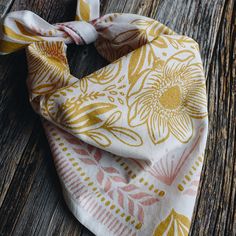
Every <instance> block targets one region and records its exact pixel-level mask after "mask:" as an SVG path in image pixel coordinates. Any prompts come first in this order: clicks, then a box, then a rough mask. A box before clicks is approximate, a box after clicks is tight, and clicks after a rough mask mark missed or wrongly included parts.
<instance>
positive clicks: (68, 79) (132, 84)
mask: <svg viewBox="0 0 236 236" xmlns="http://www.w3.org/2000/svg"><path fill="white" fill-rule="evenodd" d="M98 16H99V1H92V0H90V1H89V0H87V1H86V0H79V1H78V7H77V16H76V20H75V21H73V22H66V23H58V24H55V25H51V24H49V23H47V22H46V21H44V20H43V19H41V18H40V17H39V16H37V15H35V14H34V13H32V12H29V11H20V12H12V13H9V14H8V15H7V16H6V18H5V19H4V21H3V24H2V30H1V41H0V52H1V54H7V53H11V52H14V51H16V50H18V49H20V48H23V47H26V46H27V48H26V53H27V61H28V69H29V75H28V80H27V84H28V89H29V96H30V101H31V104H32V107H33V108H34V110H35V111H36V112H37V113H39V114H40V115H41V116H42V117H43V124H44V127H45V131H46V133H47V136H48V140H49V142H50V145H51V150H52V154H53V157H54V161H55V165H56V168H57V172H58V176H59V178H60V180H61V184H62V189H63V193H64V196H65V200H66V203H67V205H68V207H69V208H70V209H71V211H72V212H73V214H74V215H75V216H76V218H77V219H78V220H79V221H81V222H82V223H83V224H84V225H85V226H86V227H88V228H89V229H90V230H91V231H92V232H94V233H95V234H96V235H101V236H103V235H106V234H107V235H122V236H123V235H140V236H145V235H147V236H149V235H155V236H159V235H169V236H170V235H173V236H174V235H187V234H188V230H189V227H190V221H191V217H192V212H193V207H194V202H195V198H196V193H197V187H198V182H199V178H200V172H201V167H202V162H203V156H204V149H205V143H206V138H207V125H208V119H207V99H206V88H205V78H204V72H203V67H202V62H201V58H200V54H199V48H198V44H197V43H196V42H195V41H194V40H193V39H191V38H189V37H186V36H181V35H178V34H176V33H174V32H173V31H172V30H170V29H169V28H167V27H166V26H164V25H162V24H161V23H159V22H157V21H156V20H153V19H150V18H147V17H144V16H139V15H134V14H108V15H105V16H103V17H101V18H98ZM91 42H95V45H96V48H97V50H98V52H99V53H100V54H101V55H102V56H103V57H104V58H106V59H107V60H108V61H110V62H111V64H109V65H108V66H106V67H104V68H102V69H100V70H98V71H96V72H94V73H92V74H90V75H88V76H86V77H84V78H82V79H80V80H78V79H77V78H75V77H74V76H72V75H71V74H70V70H69V66H68V63H67V58H66V44H67V43H76V44H78V45H81V44H84V43H86V44H88V43H91ZM65 43H66V44H65Z"/></svg>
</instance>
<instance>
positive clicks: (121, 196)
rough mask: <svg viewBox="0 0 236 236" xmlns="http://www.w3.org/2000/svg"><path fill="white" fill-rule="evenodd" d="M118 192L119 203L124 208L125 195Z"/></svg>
mask: <svg viewBox="0 0 236 236" xmlns="http://www.w3.org/2000/svg"><path fill="white" fill-rule="evenodd" d="M117 192H118V203H119V205H120V206H121V207H122V208H124V196H123V193H122V192H121V191H120V190H117Z"/></svg>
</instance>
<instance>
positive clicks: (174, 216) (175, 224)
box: [153, 209, 190, 236]
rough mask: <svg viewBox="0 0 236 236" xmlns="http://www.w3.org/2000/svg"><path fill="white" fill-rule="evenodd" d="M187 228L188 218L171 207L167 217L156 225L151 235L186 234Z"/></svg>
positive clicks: (173, 235)
mask: <svg viewBox="0 0 236 236" xmlns="http://www.w3.org/2000/svg"><path fill="white" fill-rule="evenodd" d="M189 228H190V220H189V219H188V218H187V217H186V216H184V215H181V214H178V213H177V212H176V211H175V210H174V209H172V210H171V212H170V214H169V215H168V217H167V218H166V219H165V220H164V221H162V222H161V223H160V224H159V225H158V226H157V228H156V229H155V232H154V234H153V236H162V235H169V236H175V235H176V236H188V231H189Z"/></svg>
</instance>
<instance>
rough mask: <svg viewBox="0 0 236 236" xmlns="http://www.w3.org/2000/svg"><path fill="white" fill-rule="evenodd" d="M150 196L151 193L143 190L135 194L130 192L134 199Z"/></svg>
mask: <svg viewBox="0 0 236 236" xmlns="http://www.w3.org/2000/svg"><path fill="white" fill-rule="evenodd" d="M149 196H150V195H149V194H147V193H143V192H140V193H135V194H130V197H132V198H134V199H141V198H144V197H149Z"/></svg>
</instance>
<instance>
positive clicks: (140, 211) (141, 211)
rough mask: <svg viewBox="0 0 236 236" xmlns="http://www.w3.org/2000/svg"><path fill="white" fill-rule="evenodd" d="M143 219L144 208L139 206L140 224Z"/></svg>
mask: <svg viewBox="0 0 236 236" xmlns="http://www.w3.org/2000/svg"><path fill="white" fill-rule="evenodd" d="M143 218H144V211H143V208H142V207H141V206H138V220H139V221H140V222H143Z"/></svg>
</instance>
